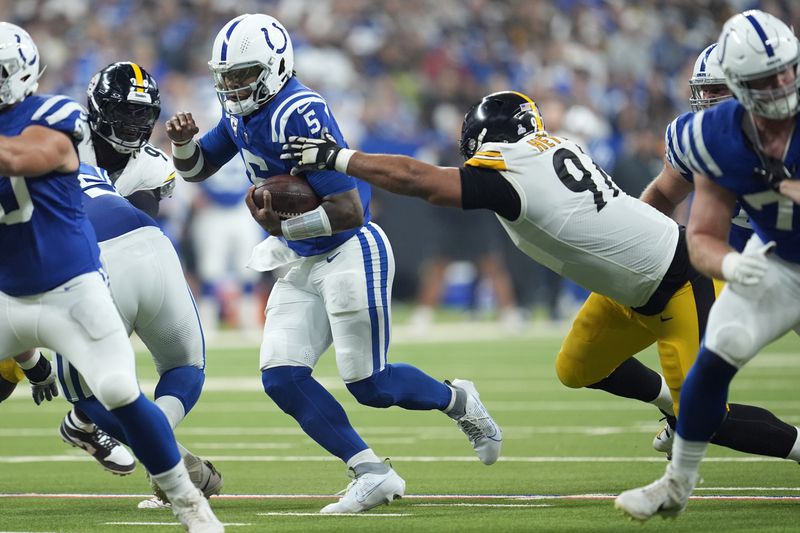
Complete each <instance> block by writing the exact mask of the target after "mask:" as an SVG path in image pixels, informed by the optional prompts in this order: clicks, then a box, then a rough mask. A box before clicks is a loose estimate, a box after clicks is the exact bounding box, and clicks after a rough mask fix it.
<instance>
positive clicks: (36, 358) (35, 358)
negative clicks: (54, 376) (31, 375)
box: [17, 350, 41, 370]
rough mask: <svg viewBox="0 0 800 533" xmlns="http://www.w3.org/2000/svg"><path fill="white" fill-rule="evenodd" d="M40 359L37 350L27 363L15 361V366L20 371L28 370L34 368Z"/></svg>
mask: <svg viewBox="0 0 800 533" xmlns="http://www.w3.org/2000/svg"><path fill="white" fill-rule="evenodd" d="M40 358H41V354H40V353H39V350H36V351H34V352H33V357H31V358H29V359H28V360H27V361H23V362H19V361H17V364H18V365H19V366H20V367H21V368H22V370H30V369H31V368H33V367H35V366H36V363H38V362H39V359H40Z"/></svg>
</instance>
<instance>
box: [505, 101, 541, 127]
mask: <svg viewBox="0 0 800 533" xmlns="http://www.w3.org/2000/svg"><path fill="white" fill-rule="evenodd" d="M509 92H512V93H514V94H516V95H517V96H520V97H522V98H523V99H524V100H525V101H526V102H528V103H529V104H531V111H533V114H534V115H536V129H537V130H538V131H544V121H543V120H542V115H540V114H539V108H538V107H536V102H534V101H533V100H531V98H530V97H529V96H528V95H526V94H522V93H518V92H517V91H509Z"/></svg>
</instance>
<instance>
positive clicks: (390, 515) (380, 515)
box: [256, 511, 414, 518]
mask: <svg viewBox="0 0 800 533" xmlns="http://www.w3.org/2000/svg"><path fill="white" fill-rule="evenodd" d="M256 515H257V516H317V517H327V516H346V517H350V518H394V517H398V516H414V515H413V513H372V514H369V513H298V512H291V511H285V512H277V511H276V512H272V513H256Z"/></svg>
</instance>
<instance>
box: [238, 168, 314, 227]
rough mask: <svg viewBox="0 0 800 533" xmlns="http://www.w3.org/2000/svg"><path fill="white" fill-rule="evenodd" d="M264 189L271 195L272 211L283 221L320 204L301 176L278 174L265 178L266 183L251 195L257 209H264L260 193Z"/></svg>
mask: <svg viewBox="0 0 800 533" xmlns="http://www.w3.org/2000/svg"><path fill="white" fill-rule="evenodd" d="M264 189H266V190H268V191H269V192H270V194H271V195H272V209H273V210H275V212H276V213H278V216H280V217H281V219H283V220H285V219H287V218H292V217H296V216H297V215H301V214H303V213H305V212H306V211H311V210H313V209H316V208H317V207H319V204H320V198H319V196H317V193H315V192H314V189H312V188H311V185H309V184H308V181H306V179H305V178H303V177H301V176H292V175H291V174H279V175H277V176H272V177H269V178H267V181H265V182H264V183H262V184H261V185H259V186H258V187H256V190H255V193H254V195H253V199H254V200H255V203H256V206H258V207H264V205H263V202H262V198H261V191H262V190H264Z"/></svg>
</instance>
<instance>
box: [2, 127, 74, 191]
mask: <svg viewBox="0 0 800 533" xmlns="http://www.w3.org/2000/svg"><path fill="white" fill-rule="evenodd" d="M79 165H80V162H79V160H78V152H77V150H76V149H75V146H74V145H73V144H72V140H70V138H69V137H68V136H67V135H66V134H65V133H63V132H60V131H58V130H54V129H50V128H46V127H44V126H28V127H27V128H25V129H24V130H23V131H22V133H20V134H19V135H15V136H13V137H6V136H3V135H0V174H2V175H5V176H19V177H25V178H35V177H38V176H41V175H43V174H47V173H48V172H53V171H58V172H74V171H75V170H77V169H78V166H79Z"/></svg>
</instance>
